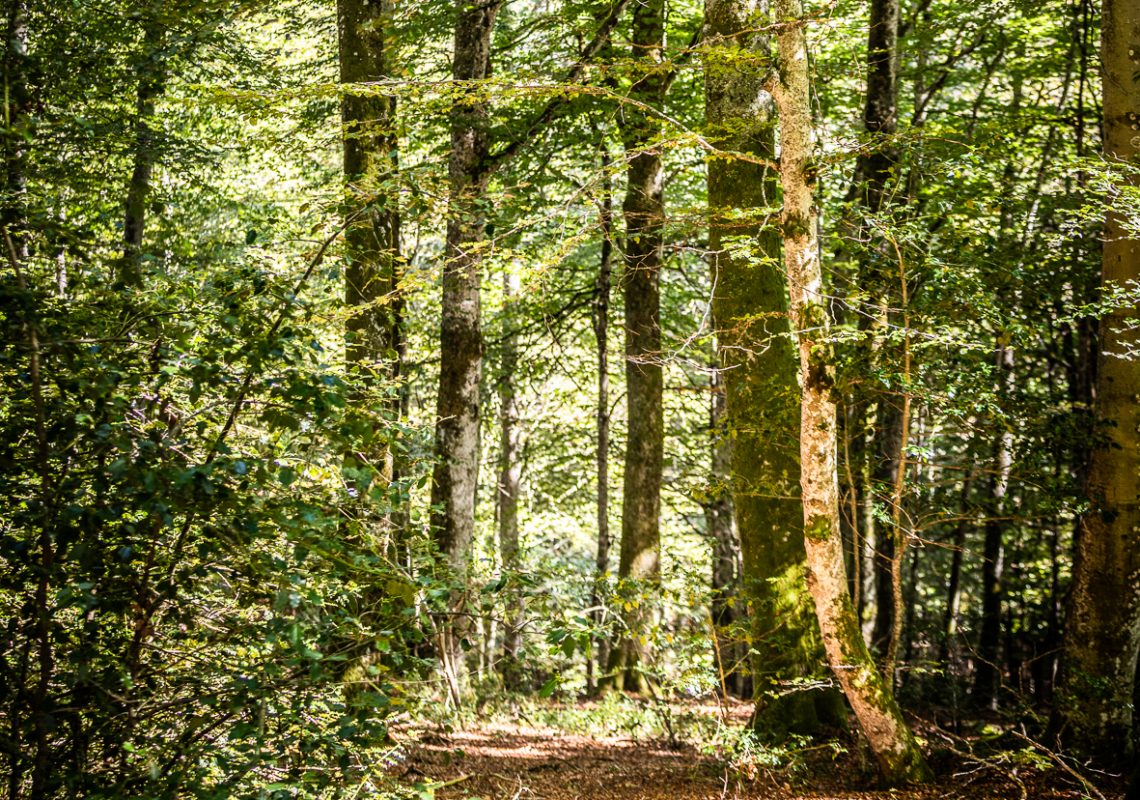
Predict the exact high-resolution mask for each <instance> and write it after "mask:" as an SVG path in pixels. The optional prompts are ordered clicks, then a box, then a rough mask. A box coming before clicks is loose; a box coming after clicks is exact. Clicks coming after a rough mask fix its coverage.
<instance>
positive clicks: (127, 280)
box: [118, 20, 166, 287]
mask: <svg viewBox="0 0 1140 800" xmlns="http://www.w3.org/2000/svg"><path fill="white" fill-rule="evenodd" d="M165 43H166V29H165V28H164V27H163V26H162V25H160V24H158V23H157V22H155V21H154V20H148V21H147V22H146V23H145V35H144V37H143V52H142V54H141V55H140V56H139V61H138V66H137V70H138V80H139V82H138V90H137V95H136V99H135V153H134V167H133V169H132V170H131V180H130V183H129V184H128V185H127V200H126V204H125V206H126V208H125V210H124V216H123V261H122V265H121V266H120V268H119V275H118V280H119V282H121V283H123V284H124V285H126V286H131V287H138V286H141V285H142V255H143V252H142V249H143V234H144V232H145V229H146V205H147V201H148V198H149V197H150V188H151V186H150V183H151V176H152V174H153V173H154V163H155V159H156V155H157V153H156V142H155V132H154V130H153V129H152V128H151V125H152V123H153V120H154V102H155V100H156V99H157V98H158V97H159V96H160V95H161V94H162V92H163V90H164V88H165V86H164V84H165V82H166V63H165V57H164V55H163V54H162V49H163V47H164V46H165Z"/></svg>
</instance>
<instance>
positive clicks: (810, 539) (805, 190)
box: [767, 0, 932, 785]
mask: <svg viewBox="0 0 1140 800" xmlns="http://www.w3.org/2000/svg"><path fill="white" fill-rule="evenodd" d="M774 11H775V17H776V23H777V25H778V27H777V29H776V47H777V50H776V65H777V70H778V74H777V75H776V76H775V77H774V79H772V80H770V81H769V82H768V84H767V86H768V88H769V91H771V92H772V94H773V96H774V98H775V100H776V104H777V107H778V109H779V120H780V183H781V185H782V187H783V208H782V210H781V213H780V226H781V229H782V232H783V237H784V268H785V270H786V272H787V280H788V289H789V294H790V296H791V317H792V323H793V325H794V326H795V332H796V341H797V344H798V347H799V356H800V376H801V406H800V409H801V410H800V467H801V474H800V490H801V492H802V495H803V506H804V539H805V544H806V548H807V562H808V586H809V588H810V589H811V592H812V596H813V597H814V599H815V606H816V614H817V617H818V619H819V625H820V630H821V632H822V634H823V640H824V645H825V647H826V649H827V657H828V661H829V663H830V664H831V667H832V669H833V670H834V671H835V674H836V676H837V677H838V679H839V682H840V684H841V685H842V686H843V689H844V691H845V693H846V695H847V699H848V700H849V701H850V703H851V706H852V708H853V709H854V711H855V714H856V716H857V717H858V718H859V724H860V725H861V727H862V729H863V732H864V734H865V735H866V737H867V741H868V744H870V746H871V749H872V751H873V752H874V754H875V758H876V761H877V762H878V766H879V773H880V775H881V777H882V779H883V780H884V782H885V783H887V784H890V785H897V784H900V783H904V782H907V781H923V780H929V779H930V778H931V777H932V775H931V772H930V770H929V768H928V767H927V766H926V762H925V761H924V760H923V758H922V752H921V750H920V749H919V746H918V742H917V741H916V739H915V738H914V734H913V733H912V732H911V730H910V728H909V727H908V726H907V724H906V721H905V720H904V719H903V716H902V712H901V711H900V710H899V707H898V704H897V703H896V702H895V699H894V696H893V693H892V691H891V687H890V686H889V685H888V684H887V683H886V682H884V680H883V677H882V675H881V674H880V673H879V671H878V670H877V669H876V668H875V665H874V663H873V662H872V660H871V655H870V652H869V651H868V650H867V646H866V644H865V643H864V642H863V637H862V635H861V633H860V630H859V623H858V619H857V618H856V616H855V609H854V607H853V606H852V604H851V595H850V594H849V593H848V591H847V577H846V574H845V572H844V564H843V540H842V535H841V534H840V530H839V480H838V470H837V466H838V465H837V437H836V416H835V413H836V404H835V399H834V397H833V391H834V386H833V375H834V366H835V365H834V363H833V358H832V355H831V353H832V351H831V345H830V343H829V342H828V341H827V340H828V336H829V329H830V319H829V314H828V308H827V298H826V297H825V295H824V293H823V275H822V269H821V265H820V261H819V241H818V233H817V231H818V226H817V215H818V209H817V208H816V206H815V187H816V168H817V167H816V164H815V160H814V154H813V147H812V124H811V103H810V78H809V64H808V49H807V35H806V27H807V21H806V20H804V18H803V17H804V14H803V5H802V3H801V2H800V0H777V1H776V3H775V4H774Z"/></svg>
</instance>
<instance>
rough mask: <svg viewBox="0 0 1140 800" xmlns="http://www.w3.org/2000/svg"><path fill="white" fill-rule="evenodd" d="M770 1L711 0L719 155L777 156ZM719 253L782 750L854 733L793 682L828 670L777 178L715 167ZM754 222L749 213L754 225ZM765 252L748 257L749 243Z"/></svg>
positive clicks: (733, 411)
mask: <svg viewBox="0 0 1140 800" xmlns="http://www.w3.org/2000/svg"><path fill="white" fill-rule="evenodd" d="M766 5H767V4H766V3H762V2H759V0H709V2H707V3H706V6H705V19H706V23H707V26H706V36H707V37H708V38H707V42H708V47H709V50H708V53H709V54H708V56H707V62H706V70H705V98H706V102H705V107H706V112H705V113H706V115H707V119H708V125H709V128H710V133H711V135H712V136H713V137H714V139H715V140H716V141H717V142H718V146H719V147H721V148H723V149H727V150H731V151H735V152H739V153H747V154H749V155H753V156H755V157H756V161H765V160H770V159H772V158H773V157H774V130H773V126H774V123H775V108H774V105H773V103H772V99H771V96H770V95H769V94H768V93H767V92H766V91H765V90H764V86H763V79H764V72H763V70H764V66H763V64H764V60H765V59H766V58H767V57H768V56H769V53H770V48H769V43H768V39H767V36H766V35H764V34H760V33H757V32H756V31H757V30H758V29H761V28H764V27H765V26H766V25H767V24H768V15H767V8H766ZM708 181H709V189H708V192H709V194H708V196H709V213H710V229H709V250H710V252H711V253H712V255H713V258H712V266H713V284H714V286H715V287H716V288H715V292H714V295H713V313H714V316H715V320H716V327H717V335H718V337H719V338H720V340H721V344H722V347H721V350H720V353H721V359H722V362H723V372H722V375H723V380H724V383H725V390H726V398H727V405H728V413H729V425H730V427H731V430H732V433H733V439H734V441H733V453H732V485H733V501H734V506H735V512H736V525H737V530H738V531H739V535H740V542H741V555H742V567H743V568H742V576H741V578H742V584H743V588H744V597H745V598H746V599H747V601H748V607H749V615H750V618H751V623H752V630H753V636H754V640H753V643H752V651H753V657H752V671H753V676H754V688H755V691H756V693H757V695H758V696H757V701H758V705H757V714H756V718H755V724H756V725H757V726H758V727H760V728H762V729H765V730H767V731H768V733H769V735H772V736H774V737H775V738H777V739H782V738H784V737H785V736H786V735H787V734H788V732H789V731H791V732H795V733H810V732H811V731H812V730H814V729H815V728H817V727H818V726H819V724H820V722H825V723H827V724H840V725H842V724H843V722H844V721H845V719H844V718H845V713H844V712H843V709H842V700H841V699H840V698H839V695H838V694H837V693H832V692H820V691H810V692H802V691H801V692H796V691H792V692H788V691H786V689H785V688H784V687H782V686H781V682H786V681H791V680H795V679H798V678H804V677H810V676H812V675H814V674H815V673H816V672H817V671H818V666H817V665H818V664H819V661H820V649H821V648H820V641H819V635H818V627H817V624H816V621H815V619H814V614H813V612H812V604H811V601H810V596H809V595H808V592H807V587H806V586H805V584H804V564H805V559H806V553H805V550H804V543H803V528H802V522H803V508H802V505H801V502H800V497H799V492H798V486H797V484H798V483H799V475H800V466H799V449H798V445H797V437H798V433H799V403H798V387H797V385H796V370H797V364H796V355H795V350H794V347H793V343H792V340H791V338H790V337H789V336H788V332H789V330H790V328H789V324H788V318H787V309H788V301H787V294H786V286H785V281H784V277H783V275H782V274H781V272H780V270H779V269H777V268H776V267H775V266H774V265H773V264H772V261H771V259H774V258H776V257H778V254H779V238H778V234H777V233H776V230H775V228H774V227H773V226H765V227H764V228H761V225H760V222H761V220H762V218H763V216H762V215H764V214H765V213H766V209H767V208H768V207H770V206H772V205H773V204H774V203H775V202H776V196H777V187H776V176H775V173H774V172H773V171H772V170H771V169H770V168H769V167H767V166H764V165H763V164H760V163H754V162H748V161H743V160H739V159H728V158H722V159H715V160H713V161H711V162H710V163H709V172H708ZM741 212H745V214H744V215H742V214H741ZM742 241H743V242H755V243H756V244H757V250H758V252H755V253H741V252H740V245H741V242H742Z"/></svg>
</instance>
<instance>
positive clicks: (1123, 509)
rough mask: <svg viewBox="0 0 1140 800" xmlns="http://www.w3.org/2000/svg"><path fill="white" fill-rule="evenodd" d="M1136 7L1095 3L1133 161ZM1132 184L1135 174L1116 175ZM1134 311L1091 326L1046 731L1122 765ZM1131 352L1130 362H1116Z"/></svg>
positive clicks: (1129, 750) (1132, 273)
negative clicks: (1072, 543) (1087, 429)
mask: <svg viewBox="0 0 1140 800" xmlns="http://www.w3.org/2000/svg"><path fill="white" fill-rule="evenodd" d="M1136 24H1137V12H1136V5H1135V3H1133V2H1125V0H1105V3H1104V6H1103V19H1102V25H1101V63H1102V76H1103V78H1102V100H1103V109H1104V156H1105V159H1106V160H1107V161H1108V162H1109V163H1113V162H1118V161H1127V162H1132V161H1133V160H1134V159H1135V158H1136V156H1137V155H1138V154H1140V138H1137V137H1136V132H1135V130H1133V128H1134V126H1135V125H1136V124H1137V119H1140V87H1138V86H1137V84H1136V83H1135V82H1134V81H1133V80H1132V77H1133V74H1134V72H1135V70H1136V68H1137V59H1138V56H1137V55H1136V53H1135V52H1134V51H1135V49H1136V42H1135V26H1136ZM1124 180H1125V181H1126V182H1127V183H1128V184H1130V185H1135V184H1136V179H1135V177H1132V176H1130V177H1128V178H1126V179H1124ZM1103 259H1104V260H1103V273H1102V281H1103V287H1104V289H1105V290H1109V289H1111V288H1114V287H1120V286H1124V285H1125V283H1126V282H1127V281H1129V280H1137V279H1140V242H1138V241H1137V240H1136V239H1134V238H1129V233H1128V228H1127V227H1126V224H1125V219H1124V217H1123V216H1122V215H1121V214H1118V213H1110V214H1109V215H1108V219H1107V223H1106V226H1105V232H1104V255H1103ZM1137 313H1138V309H1137V308H1136V306H1132V307H1129V308H1117V309H1114V310H1112V311H1110V312H1109V313H1108V314H1107V315H1106V316H1105V317H1104V319H1103V320H1102V321H1101V328H1100V332H1101V346H1100V352H1099V353H1098V354H1097V360H1096V370H1097V372H1096V400H1095V402H1094V406H1093V413H1094V416H1095V419H1096V420H1097V422H1098V423H1100V424H1101V425H1103V428H1102V431H1103V433H1104V435H1105V436H1106V437H1107V439H1108V441H1107V442H1106V443H1105V445H1104V446H1101V447H1097V448H1095V449H1093V450H1092V451H1091V452H1090V453H1089V466H1088V480H1087V486H1088V498H1089V502H1090V503H1091V505H1092V509H1091V510H1090V512H1089V513H1087V514H1085V516H1084V517H1083V518H1082V519H1081V535H1080V538H1079V540H1078V542H1077V552H1076V558H1075V561H1074V565H1073V586H1072V590H1071V592H1070V594H1069V600H1068V604H1067V607H1066V609H1065V623H1066V624H1065V642H1064V655H1063V666H1062V671H1061V680H1060V686H1059V690H1058V691H1057V693H1056V695H1055V698H1054V700H1055V703H1054V706H1053V718H1052V720H1051V727H1052V729H1053V732H1054V733H1055V734H1062V735H1064V736H1065V737H1067V738H1068V739H1069V741H1070V742H1071V744H1072V745H1073V746H1074V747H1075V748H1077V749H1079V750H1082V751H1085V752H1087V753H1089V754H1092V755H1095V756H1098V757H1099V758H1100V759H1101V760H1103V761H1106V762H1117V763H1120V764H1125V763H1130V762H1129V759H1130V758H1131V756H1132V754H1133V753H1134V743H1133V742H1131V741H1130V736H1131V733H1132V710H1133V709H1132V702H1131V701H1132V699H1133V690H1134V687H1135V679H1136V659H1137V651H1138V650H1140V581H1138V580H1137V575H1140V442H1138V441H1137V438H1138V435H1137V431H1138V430H1140V403H1137V402H1136V391H1137V387H1138V386H1140V358H1137V356H1136V352H1137V349H1138V348H1140V329H1138V328H1137V327H1136V325H1135V322H1136V316H1137ZM1129 352H1131V353H1132V358H1131V359H1128V358H1123V357H1122V355H1124V354H1127V353H1129Z"/></svg>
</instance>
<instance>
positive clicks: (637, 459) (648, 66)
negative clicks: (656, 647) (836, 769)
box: [607, 0, 666, 690]
mask: <svg viewBox="0 0 1140 800" xmlns="http://www.w3.org/2000/svg"><path fill="white" fill-rule="evenodd" d="M632 47H633V52H632V56H633V59H634V60H635V61H636V62H639V63H640V64H641V65H642V67H643V70H644V72H643V74H642V75H640V76H639V77H638V78H636V79H635V83H634V85H633V87H632V88H631V89H630V96H631V97H632V98H633V99H634V100H637V101H638V102H640V103H645V104H647V105H649V106H658V105H660V103H661V100H662V97H663V95H664V92H665V88H666V80H665V73H664V71H663V70H662V69H661V66H660V65H661V62H662V60H663V57H664V53H663V50H664V47H665V3H664V0H644V2H641V3H639V4H638V5H637V6H636V8H635V10H634V13H633V41H632ZM622 119H623V120H624V124H623V128H622V138H623V139H624V144H625V149H626V152H627V154H628V157H629V168H628V171H627V173H626V177H627V182H628V183H627V189H626V195H625V200H624V201H623V203H622V212H623V214H624V216H625V229H626V248H625V268H626V269H625V276H624V278H623V279H622V288H623V290H624V296H625V381H626V409H627V411H626V416H627V418H628V423H627V424H628V427H627V432H626V451H625V481H624V485H623V496H622V515H621V560H620V562H619V564H618V578H619V580H620V582H621V584H622V586H624V587H625V590H626V591H634V592H637V594H641V592H640V591H637V589H636V588H635V587H637V586H638V584H645V583H648V584H650V588H652V586H653V585H654V584H656V583H657V582H658V581H659V580H660V577H661V476H662V470H663V469H664V461H665V440H664V437H665V427H664V414H663V408H662V404H663V395H664V381H663V376H662V369H661V363H660V361H659V359H660V356H661V327H660V312H661V294H660V286H659V281H660V267H661V247H662V238H661V235H662V228H663V227H664V224H665V191H664V183H663V180H664V169H663V161H662V157H661V150H660V148H659V147H656V146H654V144H653V143H652V140H653V139H654V137H655V136H657V135H658V133H659V132H660V129H661V125H660V123H659V122H658V121H657V119H656V117H654V116H653V115H652V114H650V113H648V112H646V111H644V110H642V109H640V108H638V107H636V106H632V105H631V106H626V107H625V108H624V109H623V111H622ZM628 606H629V610H627V611H626V613H625V623H626V627H627V628H628V634H627V635H624V636H622V638H621V641H620V643H619V646H617V647H615V648H614V649H613V652H612V653H611V654H610V660H609V664H608V666H607V672H608V673H610V675H612V676H614V677H613V680H615V681H620V683H621V685H623V686H624V688H626V689H627V690H638V689H640V688H641V687H642V686H643V685H644V678H643V675H642V673H641V672H639V671H638V665H639V664H644V663H645V661H646V659H647V657H648V654H649V650H648V645H646V644H645V643H644V642H645V641H646V638H645V635H646V634H648V630H647V627H648V624H649V613H650V607H651V606H652V604H648V605H647V604H645V603H641V602H640V601H634V602H631V603H628Z"/></svg>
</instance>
